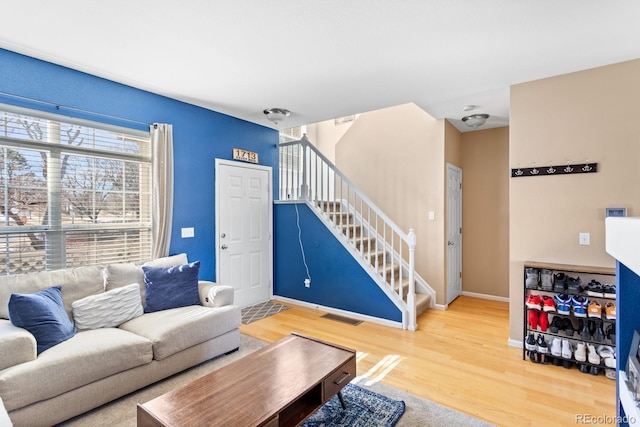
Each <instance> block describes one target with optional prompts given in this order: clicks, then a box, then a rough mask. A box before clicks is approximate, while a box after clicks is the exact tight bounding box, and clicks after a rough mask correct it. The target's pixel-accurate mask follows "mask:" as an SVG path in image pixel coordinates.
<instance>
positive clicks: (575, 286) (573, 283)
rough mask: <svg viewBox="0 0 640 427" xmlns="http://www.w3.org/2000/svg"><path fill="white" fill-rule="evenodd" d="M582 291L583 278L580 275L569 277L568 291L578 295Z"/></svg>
mask: <svg viewBox="0 0 640 427" xmlns="http://www.w3.org/2000/svg"><path fill="white" fill-rule="evenodd" d="M580 292H582V280H580V278H579V277H576V278H575V279H574V278H573V277H567V293H568V294H571V295H577V294H579V293H580Z"/></svg>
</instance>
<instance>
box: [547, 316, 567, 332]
mask: <svg viewBox="0 0 640 427" xmlns="http://www.w3.org/2000/svg"><path fill="white" fill-rule="evenodd" d="M549 330H550V331H551V332H553V333H554V334H557V333H558V331H560V330H564V326H562V317H560V316H553V320H552V321H551V324H550V325H549Z"/></svg>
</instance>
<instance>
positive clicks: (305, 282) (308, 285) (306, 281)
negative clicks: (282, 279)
mask: <svg viewBox="0 0 640 427" xmlns="http://www.w3.org/2000/svg"><path fill="white" fill-rule="evenodd" d="M304 287H305V288H310V287H311V279H304Z"/></svg>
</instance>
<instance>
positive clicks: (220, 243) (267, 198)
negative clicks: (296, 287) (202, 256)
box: [216, 159, 273, 307]
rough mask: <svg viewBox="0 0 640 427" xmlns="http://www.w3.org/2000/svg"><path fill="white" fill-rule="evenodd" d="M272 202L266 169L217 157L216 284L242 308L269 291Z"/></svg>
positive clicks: (265, 299)
mask: <svg viewBox="0 0 640 427" xmlns="http://www.w3.org/2000/svg"><path fill="white" fill-rule="evenodd" d="M272 205H273V201H272V198H271V168H270V167H266V166H257V165H251V164H244V163H240V162H231V161H225V160H221V159H216V219H217V220H216V233H217V236H216V254H217V258H216V259H217V262H216V266H217V268H216V269H217V274H216V275H217V283H218V284H221V285H229V286H232V287H233V288H234V289H235V304H236V305H239V306H241V307H246V306H249V305H253V304H257V303H260V302H265V301H267V300H269V298H270V296H271V293H272V290H271V275H272V262H271V260H272V249H271V248H272V245H271V230H272V219H271V212H272V211H273V210H272Z"/></svg>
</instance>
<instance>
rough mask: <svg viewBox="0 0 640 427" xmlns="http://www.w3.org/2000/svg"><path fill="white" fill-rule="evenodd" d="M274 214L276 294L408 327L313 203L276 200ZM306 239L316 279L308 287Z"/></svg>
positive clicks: (309, 267)
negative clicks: (313, 207) (317, 214)
mask: <svg viewBox="0 0 640 427" xmlns="http://www.w3.org/2000/svg"><path fill="white" fill-rule="evenodd" d="M296 208H297V212H296ZM273 216H274V227H273V228H274V287H273V293H274V295H275V296H278V297H284V298H290V299H292V300H296V301H302V302H305V303H307V304H309V305H311V306H314V305H317V306H322V307H323V308H333V309H336V310H338V311H343V312H345V313H346V314H348V313H353V314H356V315H361V316H362V317H363V318H366V317H371V318H372V320H373V318H375V319H384V320H385V321H387V322H388V323H389V325H391V326H396V327H401V326H402V313H401V312H400V310H399V309H398V308H397V307H396V306H395V305H394V304H393V303H392V302H391V300H390V299H389V298H388V297H387V295H385V293H384V292H383V291H382V290H381V289H380V287H379V286H378V285H377V284H376V282H375V281H374V280H373V279H372V278H371V277H370V276H369V275H368V274H367V272H366V271H365V269H364V268H363V267H362V265H361V264H359V262H358V261H357V260H356V259H355V258H354V257H353V256H351V254H350V253H349V252H348V250H347V249H346V248H345V247H344V246H343V245H342V244H341V243H340V241H339V240H338V238H337V237H336V236H335V235H334V234H333V233H332V232H331V230H329V229H328V228H327V227H326V225H325V224H324V223H323V222H322V221H321V220H320V219H319V218H318V217H317V216H316V214H315V213H314V212H312V211H311V209H310V208H309V206H308V205H307V203H305V202H295V203H276V204H275V205H274V215H273ZM298 224H299V225H300V229H299V230H300V233H299V230H298ZM299 234H300V239H298V236H299ZM300 243H302V248H303V249H304V254H305V259H306V263H307V266H308V269H309V276H310V277H311V285H310V287H308V288H306V287H305V285H304V279H305V278H306V277H307V271H306V268H305V265H304V262H305V259H303V255H302V249H301V247H300ZM355 317H358V316H355ZM382 323H384V322H382Z"/></svg>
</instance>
